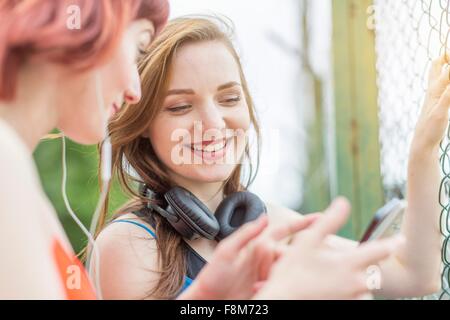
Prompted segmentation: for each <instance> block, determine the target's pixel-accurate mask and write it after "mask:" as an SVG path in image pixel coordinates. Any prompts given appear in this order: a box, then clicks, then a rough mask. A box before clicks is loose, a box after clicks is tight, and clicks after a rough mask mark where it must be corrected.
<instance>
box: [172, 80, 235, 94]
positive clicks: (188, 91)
mask: <svg viewBox="0 0 450 320" xmlns="http://www.w3.org/2000/svg"><path fill="white" fill-rule="evenodd" d="M236 86H239V87H240V86H241V84H240V83H238V82H236V81H231V82H227V83H225V84H222V85H220V86H218V87H217V91H221V90H225V89H228V88H232V87H236ZM183 94H186V95H192V94H195V91H194V90H192V89H172V90H169V91H168V92H167V96H171V95H183Z"/></svg>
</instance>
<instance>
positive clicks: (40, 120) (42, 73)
mask: <svg viewBox="0 0 450 320" xmlns="http://www.w3.org/2000/svg"><path fill="white" fill-rule="evenodd" d="M51 74H52V72H51V71H50V70H48V68H46V67H45V66H44V65H42V66H39V65H37V66H33V67H31V66H29V67H26V68H23V69H22V70H21V72H20V73H19V75H18V80H17V90H16V96H15V98H14V100H12V101H8V102H1V101H0V118H1V119H3V120H4V121H6V122H7V123H8V124H9V125H10V126H11V127H12V128H13V129H14V130H15V131H16V132H17V133H18V134H19V136H20V137H21V138H22V140H23V141H24V142H25V144H26V145H27V147H28V149H29V150H30V153H31V152H33V150H34V149H35V148H36V146H37V145H38V143H39V141H40V139H41V138H42V137H43V136H44V135H45V134H46V133H48V132H49V131H50V130H52V129H53V128H54V127H55V126H56V122H57V115H56V106H55V105H56V103H55V97H54V95H55V91H57V90H55V87H54V84H55V83H56V82H55V81H52V79H50V78H51Z"/></svg>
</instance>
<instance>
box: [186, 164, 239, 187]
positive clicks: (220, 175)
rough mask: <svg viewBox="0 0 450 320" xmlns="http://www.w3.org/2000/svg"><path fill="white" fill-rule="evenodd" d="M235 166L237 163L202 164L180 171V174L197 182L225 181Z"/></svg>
mask: <svg viewBox="0 0 450 320" xmlns="http://www.w3.org/2000/svg"><path fill="white" fill-rule="evenodd" d="M235 167H236V166H235V165H215V166H201V167H194V168H189V170H187V172H179V173H178V175H181V176H184V177H185V178H188V179H189V180H193V181H197V182H204V183H215V182H223V181H226V180H227V179H228V178H229V177H230V176H231V174H232V173H233V171H234V168H235Z"/></svg>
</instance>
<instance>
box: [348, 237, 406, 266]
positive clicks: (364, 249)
mask: <svg viewBox="0 0 450 320" xmlns="http://www.w3.org/2000/svg"><path fill="white" fill-rule="evenodd" d="M404 243H405V239H404V237H403V236H396V237H393V238H389V239H383V240H378V241H373V242H369V243H366V244H363V245H361V246H360V247H359V248H357V249H356V250H357V251H356V253H355V252H352V253H349V256H348V259H351V260H352V261H353V263H354V265H355V266H357V267H363V268H365V267H368V266H371V265H375V264H378V263H379V262H380V261H382V260H384V259H386V258H388V257H389V256H390V255H391V254H393V253H394V252H395V251H396V250H398V249H399V248H400V246H402V245H403V244H404Z"/></svg>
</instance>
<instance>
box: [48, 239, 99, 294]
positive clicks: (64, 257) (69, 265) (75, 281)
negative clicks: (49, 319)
mask: <svg viewBox="0 0 450 320" xmlns="http://www.w3.org/2000/svg"><path fill="white" fill-rule="evenodd" d="M53 255H54V258H55V262H56V265H57V268H58V271H59V275H60V277H61V282H62V284H63V288H64V291H65V293H66V298H67V299H68V300H95V299H96V296H95V291H94V288H93V287H92V285H91V282H90V281H89V277H88V275H87V273H86V270H85V268H84V266H83V264H82V263H81V262H80V260H78V258H77V257H76V256H71V255H69V254H67V252H66V251H65V250H64V248H63V247H62V245H61V243H60V242H59V240H57V239H55V240H54V242H53Z"/></svg>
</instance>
